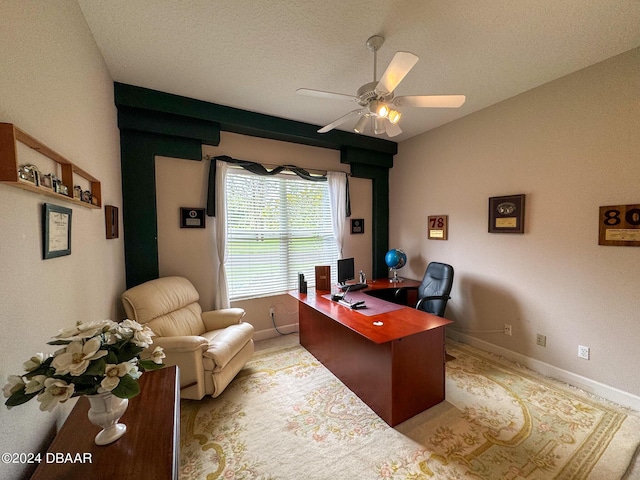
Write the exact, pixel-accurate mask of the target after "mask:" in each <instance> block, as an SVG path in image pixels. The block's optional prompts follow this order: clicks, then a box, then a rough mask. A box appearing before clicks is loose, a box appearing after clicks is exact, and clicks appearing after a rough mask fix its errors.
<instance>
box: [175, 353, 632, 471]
mask: <svg viewBox="0 0 640 480" xmlns="http://www.w3.org/2000/svg"><path fill="white" fill-rule="evenodd" d="M447 352H448V353H449V354H450V355H452V356H453V357H455V359H454V360H451V361H449V362H447V366H446V401H445V402H442V403H441V404H439V405H437V406H435V407H433V408H431V409H429V410H427V411H426V412H423V413H421V414H419V415H417V416H415V417H413V418H411V419H410V420H408V421H406V422H404V423H402V424H400V425H398V426H397V427H396V428H391V427H389V426H388V425H387V424H386V423H385V422H384V421H383V420H381V419H380V418H379V417H378V416H377V415H376V414H375V413H374V412H373V411H372V410H371V409H369V407H367V406H366V405H365V404H364V403H363V402H362V401H361V400H360V399H359V398H358V397H357V396H356V395H355V394H353V393H352V392H351V391H350V390H349V389H347V388H346V387H345V386H344V385H343V384H342V383H341V382H340V381H339V380H338V379H337V378H336V377H335V376H334V375H333V374H331V372H329V371H328V370H327V369H326V368H325V367H324V366H322V365H321V364H320V363H319V362H318V361H317V360H316V359H315V358H314V357H313V356H312V355H311V354H309V353H308V352H307V351H306V350H305V349H304V348H302V347H300V346H292V347H288V348H286V349H284V350H277V349H276V350H273V349H272V350H267V351H264V352H258V353H256V354H255V355H254V358H253V359H252V360H251V361H250V362H249V363H248V364H247V366H246V368H245V369H244V370H243V371H242V372H241V373H240V374H239V375H238V377H237V378H236V379H235V380H234V381H233V382H232V384H231V385H230V386H229V387H228V388H227V390H225V392H224V393H223V394H222V395H221V396H220V397H218V398H216V399H212V398H205V399H203V400H202V401H189V400H183V401H182V412H181V440H180V479H181V480H196V479H207V480H214V479H261V480H276V479H282V480H288V479H291V480H315V479H317V480H329V479H331V480H341V479H362V480H372V479H403V480H420V479H425V480H426V479H505V480H506V479H512V480H517V479H531V480H533V479H536V480H546V479H552V478H553V479H572V480H578V479H592V480H595V479H598V480H599V479H607V480H610V479H617V478H621V477H622V476H623V474H624V472H625V470H626V468H627V466H628V464H629V462H630V461H631V458H632V456H633V454H634V452H635V450H636V448H637V446H638V444H639V443H640V417H639V416H638V414H637V413H636V412H633V411H630V410H627V409H624V408H621V407H618V406H616V405H613V404H610V403H608V402H605V401H601V400H599V399H596V398H593V397H591V396H590V395H588V394H586V393H583V392H581V391H579V390H577V389H573V388H570V387H567V386H565V385H564V384H561V383H559V382H555V381H553V380H550V379H547V378H544V377H542V376H539V375H537V374H535V373H533V372H531V371H530V370H527V369H524V368H521V367H519V366H517V365H515V364H513V363H510V362H508V361H506V360H504V359H502V358H500V357H497V356H494V355H491V354H487V353H484V352H481V351H479V350H477V349H475V348H472V347H469V346H467V345H462V344H458V343H448V344H447Z"/></svg>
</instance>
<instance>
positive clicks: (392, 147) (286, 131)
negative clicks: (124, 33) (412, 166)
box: [114, 82, 398, 155]
mask: <svg viewBox="0 0 640 480" xmlns="http://www.w3.org/2000/svg"><path fill="white" fill-rule="evenodd" d="M114 88H115V101H116V105H117V106H118V109H120V108H122V107H133V108H136V109H140V110H147V111H154V112H163V113H169V114H172V115H178V116H181V117H185V118H196V119H200V120H206V121H210V122H216V123H219V124H220V129H221V130H223V131H227V132H234V133H240V134H243V135H250V136H254V137H263V138H271V139H274V140H282V141H285V142H292V143H301V144H304V145H311V146H315V147H324V148H331V149H334V150H340V149H341V148H343V147H356V148H361V149H365V150H370V151H376V152H382V153H387V154H391V155H395V154H396V153H398V144H397V143H395V142H392V141H389V140H384V139H381V138H374V137H368V136H365V135H356V134H353V133H348V132H343V131H341V130H332V131H331V132H328V133H325V134H319V133H317V130H318V129H319V128H320V126H318V125H311V124H309V123H302V122H296V121H294V120H287V119H285V118H279V117H274V116H271V115H264V114H261V113H255V112H249V111H246V110H240V109H238V108H232V107H227V106H224V105H218V104H215V103H210V102H205V101H202V100H195V99H193V98H188V97H182V96H180V95H173V94H170V93H165V92H159V91H157V90H150V89H148V88H143V87H136V86H133V85H126V84H123V83H117V82H116V83H115V87H114Z"/></svg>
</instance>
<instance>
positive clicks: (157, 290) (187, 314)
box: [122, 277, 254, 400]
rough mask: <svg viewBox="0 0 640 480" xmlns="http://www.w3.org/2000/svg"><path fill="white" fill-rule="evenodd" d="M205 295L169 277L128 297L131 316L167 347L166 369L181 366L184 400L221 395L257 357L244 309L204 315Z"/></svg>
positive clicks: (134, 290) (125, 301) (129, 292)
mask: <svg viewBox="0 0 640 480" xmlns="http://www.w3.org/2000/svg"><path fill="white" fill-rule="evenodd" d="M199 299H200V295H198V292H197V290H196V289H195V287H194V286H193V285H192V284H191V282H190V281H189V280H187V279H186V278H183V277H164V278H158V279H156V280H151V281H148V282H146V283H143V284H140V285H137V286H135V287H133V288H130V289H129V290H127V291H126V292H124V293H123V294H122V303H123V304H124V309H125V312H126V313H127V317H128V318H130V319H132V320H136V321H137V322H139V323H143V324H144V323H146V324H147V325H148V326H149V328H151V330H153V332H154V333H155V334H156V336H155V337H153V345H152V348H154V347H155V346H158V345H159V346H161V347H163V348H164V352H165V354H166V356H167V357H166V358H165V359H164V363H165V364H166V365H178V367H179V368H180V397H181V398H189V399H193V400H200V399H201V398H202V397H204V396H205V395H211V396H212V397H217V396H218V395H220V394H221V393H222V391H223V390H224V389H225V388H226V387H227V385H229V383H230V382H231V380H233V378H234V377H235V376H236V375H237V373H238V372H239V371H240V370H241V369H242V367H243V366H244V365H245V364H246V363H247V361H248V360H249V359H250V358H251V355H253V350H254V345H253V331H254V328H253V325H251V324H250V323H244V322H242V317H243V316H244V310H243V309H241V308H227V309H223V310H215V311H211V312H203V311H202V308H201V307H200V305H199V304H198V300H199Z"/></svg>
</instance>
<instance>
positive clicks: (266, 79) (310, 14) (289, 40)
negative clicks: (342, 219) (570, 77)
mask: <svg viewBox="0 0 640 480" xmlns="http://www.w3.org/2000/svg"><path fill="white" fill-rule="evenodd" d="M78 3H79V4H80V7H81V9H82V11H83V13H84V16H85V18H86V19H87V23H88V25H89V28H90V29H91V32H92V33H93V36H94V38H95V40H96V43H97V45H98V47H99V48H100V50H101V51H102V54H103V56H104V59H105V61H106V63H107V66H108V68H109V71H110V72H111V75H112V77H113V79H114V80H115V81H118V82H123V83H128V84H132V85H137V86H142V87H147V88H151V89H155V90H160V91H163V92H168V93H174V94H178V95H184V96H187V97H191V98H196V99H200V100H205V101H209V102H213V103H218V104H221V105H227V106H231V107H236V108H241V109H244V110H249V111H253V112H259V113H265V114H269V115H275V116H278V117H282V118H288V119H292V120H298V121H302V122H307V123H311V124H314V125H318V126H322V125H325V124H328V123H330V122H332V121H333V120H335V119H336V118H338V117H340V116H342V115H344V114H345V113H347V112H348V111H350V110H352V109H353V108H355V107H354V104H352V103H350V102H348V101H345V102H343V101H338V100H327V99H320V98H315V97H307V96H302V95H297V94H296V89H297V88H300V87H305V88H311V89H317V90H328V91H331V92H337V93H345V94H349V95H355V93H356V90H357V89H358V88H359V87H360V86H361V85H362V84H364V83H367V82H371V81H373V54H372V53H371V52H370V51H369V49H368V48H367V47H366V46H365V42H366V40H367V38H369V37H370V36H371V35H374V34H380V35H383V36H384V37H385V38H386V41H385V43H384V45H383V46H382V48H381V49H380V50H379V52H378V76H380V75H381V74H382V72H383V71H384V69H385V68H386V66H387V64H388V63H389V61H390V60H391V58H392V57H393V55H394V53H395V52H396V51H399V50H402V51H409V52H412V53H414V54H416V55H418V57H419V58H420V60H419V62H418V63H417V64H416V66H415V67H414V68H413V70H411V71H410V72H409V74H408V75H407V77H405V79H404V81H403V82H402V83H401V84H400V85H399V86H398V88H397V89H396V92H395V93H396V96H398V95H435V94H465V95H466V96H467V101H466V103H465V104H464V105H463V106H462V107H461V108H459V109H424V108H420V109H419V108H404V109H403V118H402V120H401V122H400V126H401V127H402V130H403V133H402V134H401V135H400V136H398V137H394V139H393V140H395V141H402V140H405V139H407V138H410V137H412V136H414V135H417V134H419V133H422V132H425V131H427V130H430V129H432V128H435V127H437V126H439V125H442V124H444V123H447V122H450V121H452V120H454V119H456V118H460V117H462V116H465V115H469V114H470V113H472V112H475V111H478V110H480V109H482V108H485V107H488V106H490V105H492V104H495V103H497V102H500V101H502V100H504V99H507V98H509V97H513V96H514V95H517V94H519V93H522V92H524V91H527V90H530V89H532V88H535V87H537V86H539V85H541V84H543V83H546V82H549V81H551V80H554V79H556V78H559V77H562V76H564V75H567V74H569V73H571V72H574V71H576V70H579V69H581V68H584V67H587V66H589V65H592V64H594V63H597V62H600V61H602V60H605V59H606V58H609V57H612V56H614V55H617V54H619V53H622V52H624V51H627V50H630V49H632V48H634V47H638V46H640V1H639V0H405V1H401V0H368V1H364V0H360V1H358V0H320V1H308V0H269V1H267V0H264V1H263V0H188V1H187V0H183V1H178V0H171V1H169V0H79V1H78ZM356 106H357V105H356ZM352 123H353V122H350V123H347V124H344V125H343V126H341V127H340V128H342V129H344V130H350V129H351V128H352V127H353V125H352ZM385 138H386V136H385Z"/></svg>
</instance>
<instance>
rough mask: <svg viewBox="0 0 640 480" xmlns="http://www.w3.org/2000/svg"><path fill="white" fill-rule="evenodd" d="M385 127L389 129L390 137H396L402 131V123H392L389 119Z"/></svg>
mask: <svg viewBox="0 0 640 480" xmlns="http://www.w3.org/2000/svg"><path fill="white" fill-rule="evenodd" d="M384 128H385V130H386V131H387V135H389V136H390V137H395V136H397V135H400V134H401V133H402V129H401V128H400V125H398V124H397V123H391V122H390V121H388V120H387V121H386V122H385V124H384Z"/></svg>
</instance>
